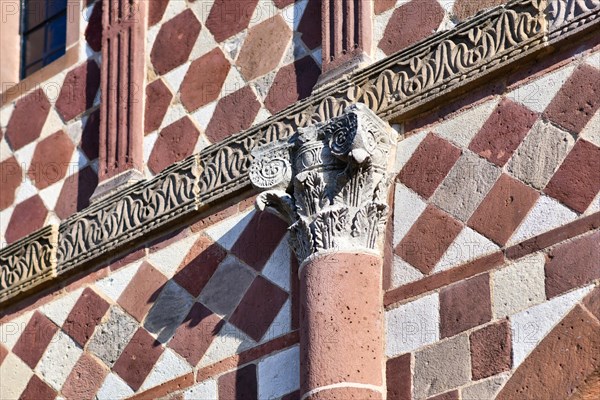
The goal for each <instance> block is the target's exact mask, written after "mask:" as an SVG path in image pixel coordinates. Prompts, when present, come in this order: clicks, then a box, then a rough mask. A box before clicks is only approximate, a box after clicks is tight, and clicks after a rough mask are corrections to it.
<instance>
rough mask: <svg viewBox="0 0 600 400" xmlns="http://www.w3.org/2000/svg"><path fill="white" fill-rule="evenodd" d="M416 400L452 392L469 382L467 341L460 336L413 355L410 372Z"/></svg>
mask: <svg viewBox="0 0 600 400" xmlns="http://www.w3.org/2000/svg"><path fill="white" fill-rule="evenodd" d="M413 377H414V389H413V395H414V398H416V399H423V398H427V397H430V396H433V395H435V394H438V393H442V392H445V391H448V390H450V389H454V388H456V387H458V386H461V385H463V384H465V383H467V382H469V380H470V379H471V360H470V359H469V339H468V338H467V336H466V335H460V336H457V337H455V338H452V339H450V340H446V341H443V342H439V343H436V344H434V345H433V346H430V347H428V348H426V349H425V350H422V351H419V352H417V353H415V366H414V370H413Z"/></svg>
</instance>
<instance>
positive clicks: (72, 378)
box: [61, 353, 108, 400]
mask: <svg viewBox="0 0 600 400" xmlns="http://www.w3.org/2000/svg"><path fill="white" fill-rule="evenodd" d="M106 375H108V370H107V369H106V368H104V367H103V366H102V365H100V364H99V363H98V361H96V360H95V359H94V357H92V356H90V355H89V354H87V353H84V354H83V355H82V356H81V358H80V359H79V361H77V364H75V367H74V368H73V370H72V371H71V374H70V375H69V377H68V378H67V380H66V381H65V384H64V386H63V388H62V390H61V393H62V395H63V396H64V398H65V399H66V400H79V399H92V398H94V397H95V395H96V392H98V389H100V386H102V382H103V381H104V378H106Z"/></svg>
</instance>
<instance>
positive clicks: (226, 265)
mask: <svg viewBox="0 0 600 400" xmlns="http://www.w3.org/2000/svg"><path fill="white" fill-rule="evenodd" d="M253 280H254V274H253V273H252V271H251V270H250V269H249V268H248V267H246V266H245V265H243V264H242V263H240V262H239V261H238V260H237V259H235V258H234V257H228V258H226V259H225V260H224V261H223V262H222V263H221V265H219V268H217V270H216V271H215V273H214V274H213V276H212V277H211V278H210V280H209V281H208V283H207V284H206V286H205V287H204V290H202V293H201V294H200V298H199V299H200V301H201V302H202V303H203V304H204V305H206V306H207V307H208V308H210V309H211V310H212V311H213V312H215V313H217V314H219V315H229V314H231V313H232V312H233V310H234V309H235V307H236V306H237V305H238V303H239V302H240V300H241V299H242V296H244V293H245V292H246V290H247V289H248V287H249V286H250V284H251V283H252V281H253ZM223 293H227V296H223Z"/></svg>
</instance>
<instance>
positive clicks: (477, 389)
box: [461, 374, 508, 400]
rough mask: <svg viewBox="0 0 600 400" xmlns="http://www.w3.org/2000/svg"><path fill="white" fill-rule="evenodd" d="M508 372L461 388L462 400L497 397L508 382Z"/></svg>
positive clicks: (480, 399)
mask: <svg viewBox="0 0 600 400" xmlns="http://www.w3.org/2000/svg"><path fill="white" fill-rule="evenodd" d="M507 378H508V374H502V375H498V376H495V377H493V378H490V379H486V380H483V381H479V382H477V383H475V384H473V385H471V386H467V387H465V388H463V389H462V390H461V395H462V397H461V399H462V400H483V399H495V398H496V394H497V393H498V391H499V390H500V388H501V387H502V385H503V384H504V382H506V379H507Z"/></svg>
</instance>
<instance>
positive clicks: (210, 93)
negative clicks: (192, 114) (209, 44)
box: [180, 47, 231, 111]
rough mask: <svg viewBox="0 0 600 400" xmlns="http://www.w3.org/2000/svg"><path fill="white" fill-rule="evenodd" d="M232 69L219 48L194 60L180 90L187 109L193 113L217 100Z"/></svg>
mask: <svg viewBox="0 0 600 400" xmlns="http://www.w3.org/2000/svg"><path fill="white" fill-rule="evenodd" d="M230 68H231V64H229V61H227V59H226V58H225V56H224V55H223V52H222V51H221V49H220V48H218V47H216V48H215V49H214V50H212V51H210V52H208V53H207V54H205V55H203V56H202V57H200V58H198V59H197V60H194V62H192V64H191V65H190V68H189V69H188V71H187V73H186V75H185V78H184V79H183V83H182V84H181V89H180V97H181V102H182V103H183V105H184V106H185V108H186V109H187V110H188V111H193V110H196V109H198V108H200V107H202V106H204V105H206V104H208V103H210V102H212V101H213V100H216V99H217V98H218V97H219V94H220V93H221V88H222V87H223V83H224V82H225V78H227V74H228V73H229V70H230Z"/></svg>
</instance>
